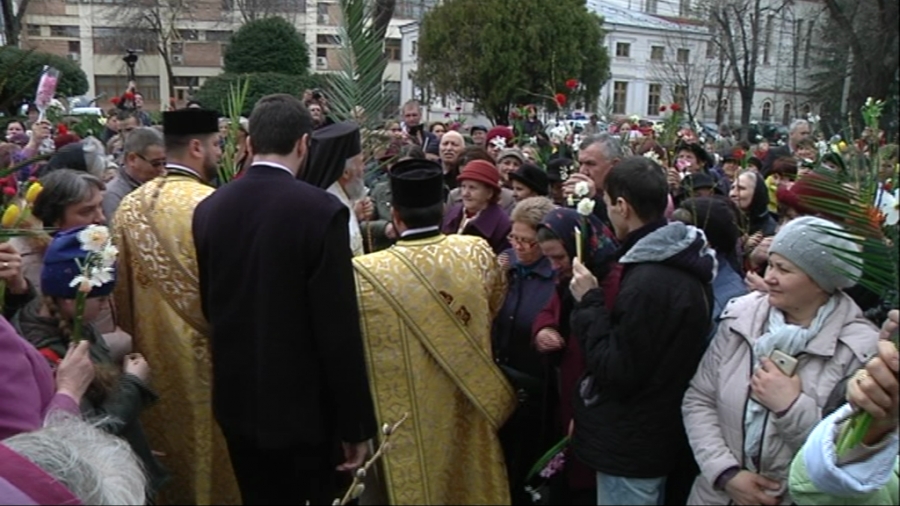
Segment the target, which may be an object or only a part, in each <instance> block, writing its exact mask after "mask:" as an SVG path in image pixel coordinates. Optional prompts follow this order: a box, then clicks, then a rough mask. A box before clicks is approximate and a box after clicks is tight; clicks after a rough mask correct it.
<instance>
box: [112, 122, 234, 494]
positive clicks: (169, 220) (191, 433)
mask: <svg viewBox="0 0 900 506" xmlns="http://www.w3.org/2000/svg"><path fill="white" fill-rule="evenodd" d="M163 128H164V130H165V143H166V155H167V158H168V163H167V165H166V174H165V175H163V176H162V177H159V178H156V179H154V180H152V181H149V182H147V183H145V184H144V185H143V186H141V187H140V188H138V189H137V190H135V191H134V192H133V193H131V194H129V195H128V196H127V197H125V198H124V199H123V200H122V204H121V205H120V207H119V210H118V211H116V221H115V229H114V237H115V242H116V245H117V246H118V248H119V251H120V252H119V259H120V260H119V279H118V283H117V285H116V292H115V296H116V307H117V309H118V311H119V318H120V325H121V327H122V328H123V329H127V330H126V331H127V332H129V333H131V335H132V336H134V349H135V351H136V352H139V353H142V354H143V355H144V356H145V357H146V358H147V361H148V362H150V363H153V364H160V365H161V367H162V368H163V370H164V372H163V373H161V374H158V375H156V377H154V378H153V383H154V385H155V386H156V387H157V388H158V390H159V394H160V400H159V402H158V403H157V404H156V405H155V406H154V407H152V408H151V409H149V410H148V411H147V412H146V414H145V415H144V422H145V427H146V431H147V436H148V439H149V441H150V445H151V448H152V449H153V450H155V451H159V452H161V453H162V454H163V456H162V457H161V458H160V460H161V462H162V463H163V465H165V466H166V467H167V468H168V469H169V471H170V472H171V475H172V480H171V481H170V482H169V484H168V486H167V487H165V488H164V489H163V490H162V492H161V496H160V498H159V499H160V501H161V502H162V503H164V504H165V503H167V504H238V503H239V502H240V494H239V492H238V487H237V482H236V481H235V478H234V473H233V472H232V468H231V462H230V461H229V457H228V448H227V446H226V445H225V440H224V438H223V437H222V434H221V431H220V430H219V427H218V425H217V424H216V422H215V420H214V419H213V413H212V398H211V397H212V385H211V374H212V364H211V361H210V350H209V344H208V340H207V335H208V326H207V322H206V320H204V318H203V313H202V312H201V308H200V292H199V283H198V278H197V261H196V254H195V252H194V243H193V237H192V235H191V220H192V217H193V214H194V208H195V207H196V206H197V204H198V203H200V201H202V200H203V199H205V198H206V197H207V196H209V194H211V193H212V192H213V188H212V187H211V186H209V185H208V181H210V179H211V178H212V177H213V176H214V175H215V173H216V167H217V166H218V164H219V158H220V157H221V155H222V151H221V150H220V149H219V144H218V129H219V125H218V116H217V114H216V113H215V112H214V111H206V110H202V109H184V110H180V111H172V112H165V113H163Z"/></svg>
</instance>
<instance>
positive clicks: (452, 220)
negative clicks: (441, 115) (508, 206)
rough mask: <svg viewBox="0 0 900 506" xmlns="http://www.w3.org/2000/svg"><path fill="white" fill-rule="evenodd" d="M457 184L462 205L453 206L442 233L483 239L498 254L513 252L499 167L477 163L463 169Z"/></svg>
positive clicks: (447, 214) (442, 227)
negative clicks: (510, 248)
mask: <svg viewBox="0 0 900 506" xmlns="http://www.w3.org/2000/svg"><path fill="white" fill-rule="evenodd" d="M446 137H447V136H446V135H444V138H446ZM457 180H458V181H459V190H460V192H459V195H460V197H461V199H462V201H461V202H459V203H457V204H453V205H451V207H450V209H449V210H448V211H447V213H446V214H445V215H444V223H443V225H442V226H441V230H442V231H443V232H444V233H445V234H463V235H475V236H478V237H481V238H483V239H484V240H486V241H487V242H488V244H489V245H490V246H491V249H492V250H494V253H497V254H500V253H501V252H503V251H504V250H506V249H507V248H509V240H508V239H507V235H508V234H509V231H510V228H511V224H510V222H509V217H508V216H507V215H506V212H505V211H504V210H503V208H501V207H500V205H499V201H500V192H501V188H500V172H498V171H497V167H495V166H494V164H492V163H491V162H487V161H485V160H473V161H471V162H469V163H468V164H466V166H465V167H463V170H462V172H460V174H459V177H457Z"/></svg>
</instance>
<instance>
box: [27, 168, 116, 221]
mask: <svg viewBox="0 0 900 506" xmlns="http://www.w3.org/2000/svg"><path fill="white" fill-rule="evenodd" d="M41 185H42V186H43V187H44V189H43V190H41V193H40V194H39V195H38V197H37V199H35V201H34V208H33V209H32V214H34V216H35V217H36V218H37V219H39V220H41V222H42V223H43V224H44V225H45V226H48V227H52V226H55V225H56V224H57V223H59V222H60V221H62V219H63V217H64V216H65V213H66V208H67V207H69V206H70V205H72V204H77V203H79V202H82V201H84V200H85V199H87V198H89V197H90V196H91V194H92V193H93V191H94V190H98V191H103V190H106V185H105V184H103V181H101V180H99V179H98V178H96V177H95V176H93V175H91V174H88V173H87V172H82V171H80V170H72V169H57V170H54V171H53V172H50V173H49V174H47V175H46V176H44V177H43V178H41Z"/></svg>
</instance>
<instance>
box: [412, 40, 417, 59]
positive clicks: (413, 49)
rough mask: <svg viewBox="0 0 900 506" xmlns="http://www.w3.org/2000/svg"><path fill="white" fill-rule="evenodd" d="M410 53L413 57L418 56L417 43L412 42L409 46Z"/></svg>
mask: <svg viewBox="0 0 900 506" xmlns="http://www.w3.org/2000/svg"><path fill="white" fill-rule="evenodd" d="M410 51H411V52H412V55H413V56H415V55H417V54H419V41H417V40H414V41H412V43H411V44H410Z"/></svg>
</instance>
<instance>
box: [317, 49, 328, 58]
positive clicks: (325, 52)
mask: <svg viewBox="0 0 900 506" xmlns="http://www.w3.org/2000/svg"><path fill="white" fill-rule="evenodd" d="M316 58H328V49H327V48H324V47H317V48H316Z"/></svg>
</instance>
